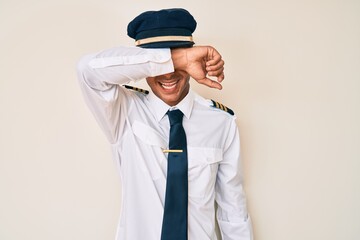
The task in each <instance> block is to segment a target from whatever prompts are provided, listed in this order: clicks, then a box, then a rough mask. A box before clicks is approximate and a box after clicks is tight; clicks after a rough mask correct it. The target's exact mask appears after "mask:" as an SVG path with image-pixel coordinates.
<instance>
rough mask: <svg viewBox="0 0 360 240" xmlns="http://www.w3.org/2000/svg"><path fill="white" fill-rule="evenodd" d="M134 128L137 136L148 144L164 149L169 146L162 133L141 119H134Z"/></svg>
mask: <svg viewBox="0 0 360 240" xmlns="http://www.w3.org/2000/svg"><path fill="white" fill-rule="evenodd" d="M132 130H133V133H134V134H135V136H136V137H138V138H139V139H140V140H141V141H143V142H144V143H146V144H148V145H152V146H158V147H161V148H164V149H165V148H166V147H167V142H166V140H165V139H164V137H163V136H161V135H160V133H158V132H157V131H156V130H155V129H153V128H151V127H149V126H148V125H146V124H144V123H142V122H140V121H134V123H133V125H132Z"/></svg>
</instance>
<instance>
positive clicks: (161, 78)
mask: <svg viewBox="0 0 360 240" xmlns="http://www.w3.org/2000/svg"><path fill="white" fill-rule="evenodd" d="M173 74H174V73H173V72H172V73H166V74H163V75H161V76H159V77H160V80H170V79H172V78H173Z"/></svg>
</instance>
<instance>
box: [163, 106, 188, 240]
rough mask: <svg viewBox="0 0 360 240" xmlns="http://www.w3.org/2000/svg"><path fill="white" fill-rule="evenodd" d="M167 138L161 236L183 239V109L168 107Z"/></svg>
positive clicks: (185, 193)
mask: <svg viewBox="0 0 360 240" xmlns="http://www.w3.org/2000/svg"><path fill="white" fill-rule="evenodd" d="M167 114H168V116H169V120H170V141H169V155H168V168H167V179H166V194H165V207H164V217H163V225H162V232H161V240H187V239H188V238H187V210H188V209H187V207H188V161H187V147H186V135H185V131H184V128H183V126H182V119H183V113H182V112H181V111H180V110H173V111H169V112H168V113H167Z"/></svg>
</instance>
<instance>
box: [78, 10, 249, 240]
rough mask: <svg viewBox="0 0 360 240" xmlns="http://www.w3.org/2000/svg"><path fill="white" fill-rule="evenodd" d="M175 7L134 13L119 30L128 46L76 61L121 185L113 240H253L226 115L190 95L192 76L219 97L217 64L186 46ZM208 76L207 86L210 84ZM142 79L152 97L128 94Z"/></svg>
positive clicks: (202, 50)
mask: <svg viewBox="0 0 360 240" xmlns="http://www.w3.org/2000/svg"><path fill="white" fill-rule="evenodd" d="M195 28H196V21H195V19H194V18H193V17H192V16H191V15H190V13H189V12H187V11H186V10H184V9H165V10H161V11H150V12H145V13H143V14H140V15H139V16H138V17H136V18H135V19H134V20H133V21H131V22H130V23H129V25H128V35H129V36H130V37H132V38H134V39H135V40H136V42H135V44H136V45H137V47H116V48H112V49H108V50H105V51H102V52H99V53H96V54H91V55H88V56H85V57H83V58H82V60H81V61H80V63H79V65H78V73H79V80H80V85H81V88H82V90H83V93H84V96H85V100H86V102H87V104H88V106H89V107H90V109H91V111H92V112H93V113H94V116H95V118H96V119H97V121H98V123H99V124H100V126H101V128H102V130H103V131H104V133H105V135H106V137H107V139H108V140H109V141H110V143H111V146H112V150H113V153H114V157H115V159H116V162H117V163H118V164H119V171H120V175H121V179H122V192H123V194H122V214H121V218H120V222H119V226H118V232H117V240H159V239H161V240H185V239H190V240H207V239H212V240H213V239H217V237H216V234H215V225H216V223H215V202H216V203H217V206H218V208H217V214H216V216H217V220H218V224H219V227H220V232H221V236H222V239H224V240H235V239H236V240H240V239H241V240H245V239H246V240H249V239H252V230H251V223H250V218H249V216H248V213H247V210H246V203H245V196H244V192H243V188H242V175H241V166H240V149H239V136H238V130H237V126H236V123H235V117H234V116H233V112H232V111H231V110H230V109H228V108H227V107H225V106H223V105H222V104H219V103H217V102H215V101H211V100H206V99H204V98H202V97H201V96H199V95H197V94H196V93H194V92H193V91H191V89H190V83H189V79H190V77H192V78H193V79H194V80H195V81H197V82H198V83H200V84H204V85H206V86H208V87H212V88H217V89H221V88H222V86H221V82H222V80H223V79H224V72H223V70H224V61H223V60H222V58H221V56H220V54H219V53H218V52H217V50H216V49H214V48H213V47H208V46H206V47H192V46H193V44H194V42H193V40H192V33H193V31H194V30H195ZM207 76H211V77H214V78H216V81H213V80H211V79H209V78H208V77H207ZM141 79H146V81H147V83H148V85H149V87H150V89H151V91H150V93H149V92H148V91H146V90H141V89H138V88H134V87H130V86H128V85H125V84H128V83H129V82H130V81H139V80H141Z"/></svg>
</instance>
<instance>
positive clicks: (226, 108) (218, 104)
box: [211, 100, 234, 115]
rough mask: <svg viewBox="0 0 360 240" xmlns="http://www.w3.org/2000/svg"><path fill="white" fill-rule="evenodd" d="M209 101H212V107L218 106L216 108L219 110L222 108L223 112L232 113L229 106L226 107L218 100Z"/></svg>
mask: <svg viewBox="0 0 360 240" xmlns="http://www.w3.org/2000/svg"><path fill="white" fill-rule="evenodd" d="M211 101H212V103H213V107H215V108H218V109H221V110H223V111H224V112H227V113H229V114H230V115H234V112H233V110H231V109H230V108H228V107H226V106H225V105H223V104H221V103H218V102H216V101H214V100H211Z"/></svg>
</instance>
